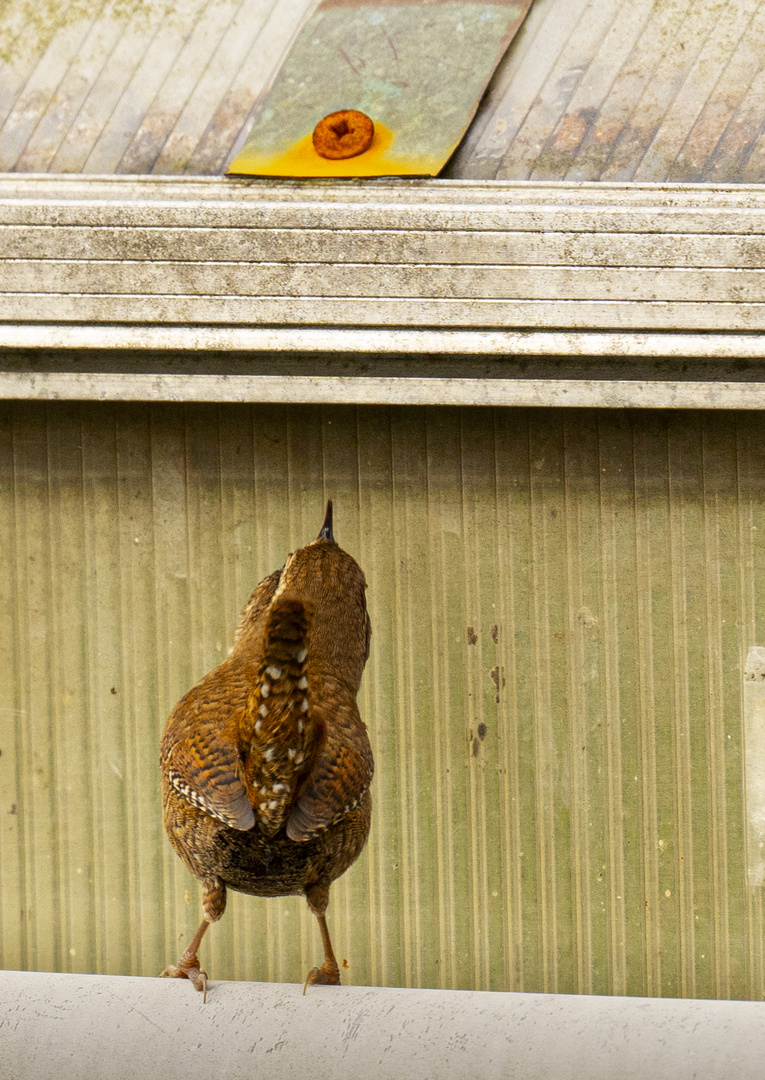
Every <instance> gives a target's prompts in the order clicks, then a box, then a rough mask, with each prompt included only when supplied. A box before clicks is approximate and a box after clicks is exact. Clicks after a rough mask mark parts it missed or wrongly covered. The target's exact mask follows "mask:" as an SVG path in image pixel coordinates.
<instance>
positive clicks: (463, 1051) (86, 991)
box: [0, 971, 765, 1080]
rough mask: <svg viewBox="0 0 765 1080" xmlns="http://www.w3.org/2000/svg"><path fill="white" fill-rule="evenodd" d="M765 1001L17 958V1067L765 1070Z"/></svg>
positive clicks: (478, 1075) (8, 1019) (683, 1074)
mask: <svg viewBox="0 0 765 1080" xmlns="http://www.w3.org/2000/svg"><path fill="white" fill-rule="evenodd" d="M763 1054H765V1003H763V1002H738V1001H736V1002H734V1001H698V1000H696V1001H692V1000H679V999H666V998H665V999H657V998H617V997H605V998H604V997H587V996H563V995H556V994H550V995H542V994H492V993H477V992H464V991H448V990H402V989H380V988H365V987H339V988H338V987H332V988H330V987H321V988H313V989H312V990H311V991H310V992H309V993H308V994H307V995H306V996H305V997H304V996H303V995H302V993H301V988H300V986H299V985H291V984H268V983H233V982H231V983H214V984H212V985H211V989H210V993H209V996H208V1000H207V1004H206V1005H204V1004H203V1003H202V998H201V995H198V994H197V993H195V991H194V990H193V989H192V988H191V986H189V984H188V983H186V982H183V983H181V982H176V981H171V980H167V981H165V980H160V979H138V978H119V977H114V976H100V975H49V974H41V973H30V972H16V971H14V972H4V973H3V978H2V1008H1V1011H0V1075H2V1076H3V1077H4V1078H6V1080H39V1077H41V1076H61V1077H66V1078H67V1080H103V1078H104V1077H109V1078H110V1080H128V1078H130V1080H132V1078H135V1077H141V1080H187V1078H188V1077H189V1076H196V1077H205V1080H218V1078H220V1080H224V1078H225V1080H244V1078H247V1080H251V1078H252V1077H253V1076H257V1077H259V1078H260V1080H282V1078H285V1080H286V1078H287V1077H306V1076H310V1077H313V1078H314V1080H330V1078H331V1080H358V1078H359V1077H371V1076H374V1077H378V1078H380V1080H386V1078H391V1080H407V1078H409V1077H417V1078H418V1080H441V1078H443V1077H449V1078H450V1080H463V1078H464V1080H495V1078H496V1080H516V1078H517V1080H521V1078H522V1080H543V1078H544V1080H613V1078H614V1077H619V1080H654V1078H656V1080H658V1078H660V1077H661V1078H664V1077H667V1076H671V1077H672V1078H673V1080H692V1078H699V1077H703V1078H704V1080H730V1078H731V1077H736V1080H760V1078H761V1076H762V1060H763Z"/></svg>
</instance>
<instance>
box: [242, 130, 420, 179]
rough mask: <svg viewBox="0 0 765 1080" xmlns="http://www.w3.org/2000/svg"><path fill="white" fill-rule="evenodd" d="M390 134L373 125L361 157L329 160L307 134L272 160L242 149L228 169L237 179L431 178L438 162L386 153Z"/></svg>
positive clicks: (271, 157)
mask: <svg viewBox="0 0 765 1080" xmlns="http://www.w3.org/2000/svg"><path fill="white" fill-rule="evenodd" d="M393 137H394V133H393V132H392V131H391V130H390V128H388V127H386V126H385V124H381V123H378V122H375V133H374V136H373V138H372V145H371V146H370V147H369V149H368V150H366V151H365V152H364V153H363V154H357V155H356V157H352V158H345V160H343V161H330V160H328V159H327V158H323V157H321V156H320V155H319V154H317V153H316V151H315V150H314V148H313V142H312V138H311V135H310V134H309V135H306V136H305V138H303V139H301V140H300V141H299V142H297V143H295V145H294V146H293V147H292V148H291V149H289V150H287V151H286V152H285V153H283V154H280V155H278V156H277V157H274V156H273V155H269V154H259V153H258V152H257V151H256V150H253V149H245V150H242V152H241V153H240V154H238V155H237V156H236V157H235V158H234V160H233V161H232V162H231V164H230V165H229V167H228V172H229V173H234V174H237V175H239V176H242V175H244V176H435V175H436V174H437V173H438V172H439V170H440V168H441V159H440V158H439V160H438V161H434V160H432V159H424V158H423V159H414V158H399V157H395V156H394V155H392V154H390V153H389V151H390V147H391V144H392V143H393Z"/></svg>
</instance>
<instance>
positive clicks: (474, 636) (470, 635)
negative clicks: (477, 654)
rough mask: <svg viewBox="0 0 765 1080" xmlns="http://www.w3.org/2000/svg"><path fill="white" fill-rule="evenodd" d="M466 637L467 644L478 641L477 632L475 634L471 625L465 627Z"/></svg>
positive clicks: (473, 643)
mask: <svg viewBox="0 0 765 1080" xmlns="http://www.w3.org/2000/svg"><path fill="white" fill-rule="evenodd" d="M467 639H468V645H475V643H476V642H477V641H478V634H476V632H475V630H474V629H473V627H472V626H469V627H468V628H467Z"/></svg>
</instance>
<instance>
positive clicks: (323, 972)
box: [303, 960, 340, 994]
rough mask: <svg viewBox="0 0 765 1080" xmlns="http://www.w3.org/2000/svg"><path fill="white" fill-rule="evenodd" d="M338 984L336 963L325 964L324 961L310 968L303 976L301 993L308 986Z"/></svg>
mask: <svg viewBox="0 0 765 1080" xmlns="http://www.w3.org/2000/svg"><path fill="white" fill-rule="evenodd" d="M317 985H319V986H339V985H340V971H339V969H338V966H337V964H330V965H329V966H328V965H327V962H326V960H325V962H324V963H323V964H322V965H321V967H320V968H317V967H315V968H311V970H310V971H309V972H308V974H307V975H306V977H305V982H304V983H303V993H304V994H305V992H306V990H307V989H308V987H309V986H317Z"/></svg>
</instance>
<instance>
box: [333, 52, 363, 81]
mask: <svg viewBox="0 0 765 1080" xmlns="http://www.w3.org/2000/svg"><path fill="white" fill-rule="evenodd" d="M337 51H338V52H339V53H340V55H341V56H342V58H343V60H345V62H346V64H347V65H348V67H349V68H350V69H351V71H354V72H355V73H356V74H357V75H358V76H359V78H360V77H361V72H360V71H359V69H358V68H357V67H356V65H355V64H354V63H353V61H352V60H351V58H350V56H349V55H348V53H347V52H346V51H345V49H338V50H337Z"/></svg>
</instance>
